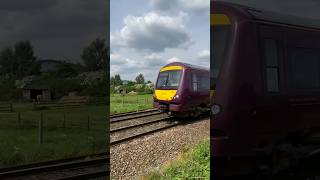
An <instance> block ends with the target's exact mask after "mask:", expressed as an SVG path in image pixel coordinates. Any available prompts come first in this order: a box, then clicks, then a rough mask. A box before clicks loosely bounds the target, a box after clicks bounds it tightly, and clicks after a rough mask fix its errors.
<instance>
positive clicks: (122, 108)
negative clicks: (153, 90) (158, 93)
mask: <svg viewBox="0 0 320 180" xmlns="http://www.w3.org/2000/svg"><path fill="white" fill-rule="evenodd" d="M152 107H153V97H152V94H144V95H126V96H120V95H116V94H112V95H111V96H110V113H111V114H113V113H122V112H129V111H138V110H144V109H150V108H152Z"/></svg>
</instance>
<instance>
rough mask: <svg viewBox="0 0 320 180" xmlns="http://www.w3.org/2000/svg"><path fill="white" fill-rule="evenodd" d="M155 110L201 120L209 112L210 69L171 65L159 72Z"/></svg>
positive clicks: (175, 63) (177, 63)
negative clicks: (202, 115) (200, 116)
mask: <svg viewBox="0 0 320 180" xmlns="http://www.w3.org/2000/svg"><path fill="white" fill-rule="evenodd" d="M153 98H154V102H153V106H154V107H155V108H158V109H159V111H161V112H164V113H168V114H169V115H170V116H175V117H198V116H199V115H201V114H203V113H205V112H210V69H209V68H205V67H201V66H196V65H191V64H188V63H183V62H172V63H169V64H167V65H165V66H163V67H162V68H161V69H160V72H159V74H158V77H157V81H156V85H155V90H154V94H153Z"/></svg>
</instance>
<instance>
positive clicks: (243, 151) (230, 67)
mask: <svg viewBox="0 0 320 180" xmlns="http://www.w3.org/2000/svg"><path fill="white" fill-rule="evenodd" d="M210 3H211V5H210V44H211V46H210V52H211V53H210V54H211V57H210V81H211V85H210V94H211V97H210V108H211V123H210V136H211V138H210V140H211V143H210V144H211V162H212V164H213V167H212V169H211V170H212V172H213V175H214V176H216V177H226V176H234V175H240V174H250V173H253V174H273V175H276V174H279V173H282V172H285V171H292V170H293V169H295V168H296V170H297V171H296V172H307V171H308V170H310V169H309V168H310V167H318V166H316V165H314V164H313V165H311V164H312V162H315V161H314V159H315V158H318V160H319V157H320V136H319V135H320V23H319V22H316V21H315V20H314V19H307V18H302V17H295V16H292V15H285V14H280V13H275V12H270V11H266V10H262V9H257V8H253V7H249V6H245V5H240V4H236V3H230V2H223V1H213V0H211V1H210ZM318 170H319V169H318ZM305 174H308V173H305Z"/></svg>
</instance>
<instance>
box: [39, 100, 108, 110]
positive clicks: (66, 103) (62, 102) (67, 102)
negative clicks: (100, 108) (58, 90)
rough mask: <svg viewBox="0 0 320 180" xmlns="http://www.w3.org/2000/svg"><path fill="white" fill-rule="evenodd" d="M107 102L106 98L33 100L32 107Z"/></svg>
mask: <svg viewBox="0 0 320 180" xmlns="http://www.w3.org/2000/svg"><path fill="white" fill-rule="evenodd" d="M107 102H108V101H107V99H106V98H90V99H68V100H64V101H60V102H59V101H58V102H34V103H33V109H35V110H37V109H59V108H62V109H63V108H77V107H81V106H83V105H105V104H107Z"/></svg>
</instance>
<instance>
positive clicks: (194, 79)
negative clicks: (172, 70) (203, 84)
mask: <svg viewBox="0 0 320 180" xmlns="http://www.w3.org/2000/svg"><path fill="white" fill-rule="evenodd" d="M198 86H199V82H198V76H197V74H195V73H192V90H193V91H194V92H196V91H198Z"/></svg>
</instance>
